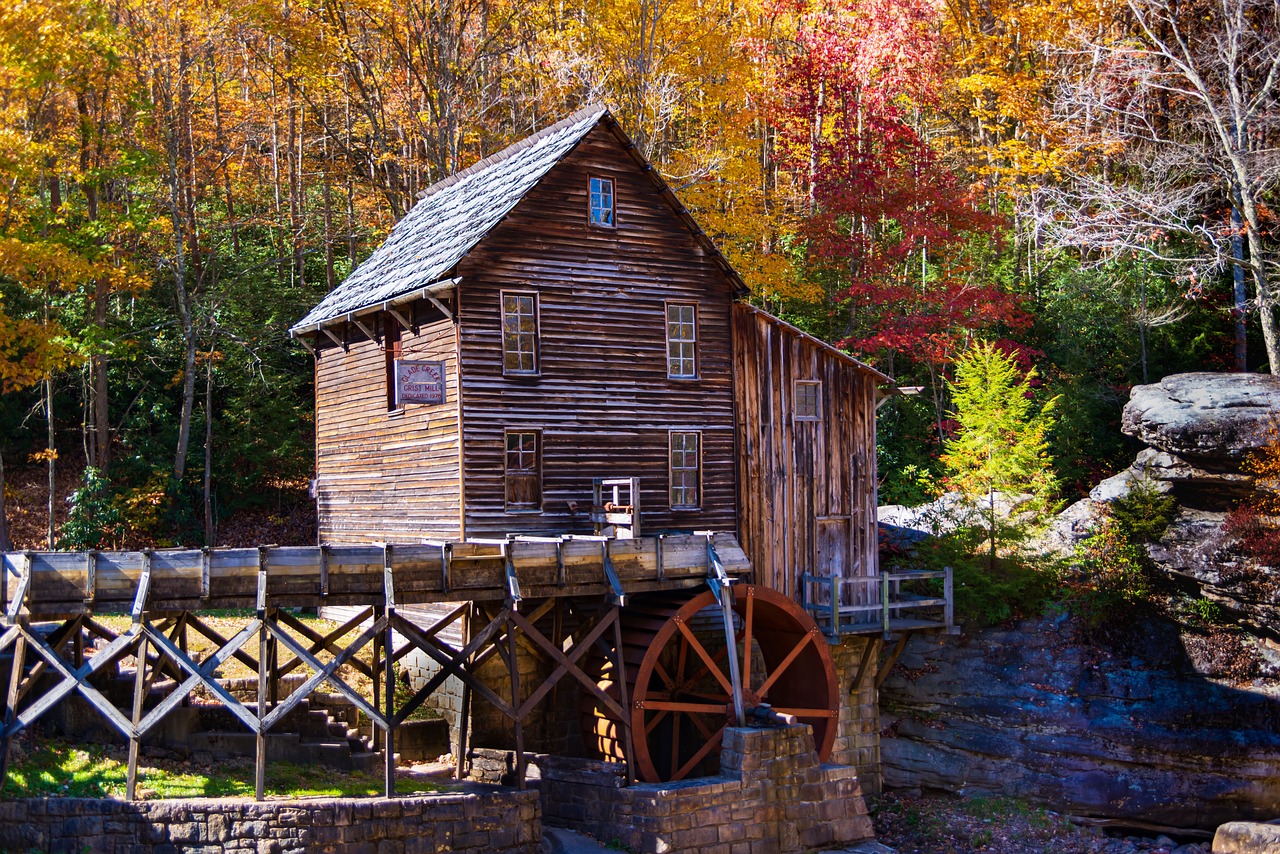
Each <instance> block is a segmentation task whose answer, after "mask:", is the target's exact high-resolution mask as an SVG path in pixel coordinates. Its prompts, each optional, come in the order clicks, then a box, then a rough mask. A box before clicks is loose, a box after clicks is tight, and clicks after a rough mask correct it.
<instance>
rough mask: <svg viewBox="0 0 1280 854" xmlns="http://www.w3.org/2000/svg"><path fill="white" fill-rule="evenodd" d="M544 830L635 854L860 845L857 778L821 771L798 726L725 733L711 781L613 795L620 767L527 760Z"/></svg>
mask: <svg viewBox="0 0 1280 854" xmlns="http://www.w3.org/2000/svg"><path fill="white" fill-rule="evenodd" d="M534 766H535V767H536V771H537V774H538V775H539V776H540V778H541V780H540V783H539V787H540V789H541V792H542V809H543V814H544V816H545V817H546V820H547V821H548V822H549V823H552V824H562V825H567V826H569V827H573V828H577V829H580V830H583V831H585V832H587V833H590V834H591V835H593V836H595V837H596V838H598V839H604V840H608V841H614V840H616V843H617V844H618V845H621V846H623V847H624V848H625V849H628V850H632V851H637V852H641V854H658V852H675V851H680V852H687V854H787V852H798V851H805V850H809V849H813V848H820V847H823V846H827V847H834V846H839V845H844V844H847V843H852V842H855V841H858V840H863V839H868V838H870V837H871V836H872V828H871V820H870V819H869V818H868V817H867V808H866V805H865V803H864V802H863V799H862V790H861V788H860V787H859V785H858V776H857V772H856V771H855V770H854V769H853V768H851V767H849V766H841V765H823V764H820V763H819V762H818V759H817V753H816V752H815V750H814V745H813V730H812V728H810V727H809V726H808V725H807V724H801V725H797V726H790V727H780V728H777V729H746V728H729V729H726V730H725V734H724V749H723V750H722V752H721V754H720V768H721V773H720V775H719V776H716V777H703V778H700V779H697V780H689V781H683V782H679V783H654V784H648V783H645V784H637V785H635V786H630V787H625V786H624V785H623V779H622V776H621V775H622V771H621V768H620V766H617V765H613V764H610V763H601V762H583V761H576V762H570V761H566V760H563V759H560V758H557V757H538V758H536V759H535V760H534Z"/></svg>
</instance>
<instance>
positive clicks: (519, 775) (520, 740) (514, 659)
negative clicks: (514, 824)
mask: <svg viewBox="0 0 1280 854" xmlns="http://www.w3.org/2000/svg"><path fill="white" fill-rule="evenodd" d="M517 594H518V589H517ZM514 604H515V603H514V602H513V603H512V605H513V607H511V608H508V609H507V620H508V621H511V620H513V619H514V618H516V617H519V616H520V615H519V612H518V611H516V609H515V607H514ZM513 629H514V627H513V626H512V625H511V624H510V622H508V626H507V673H508V674H510V677H511V708H513V709H517V710H518V709H519V708H520V659H519V656H518V655H517V653H516V633H515V631H514V630H513ZM511 724H512V727H513V728H514V729H515V736H516V767H515V777H516V788H517V789H521V790H523V789H524V787H525V782H524V773H525V756H524V716H523V715H521V714H520V713H519V711H517V712H516V713H515V715H514V716H512V719H511Z"/></svg>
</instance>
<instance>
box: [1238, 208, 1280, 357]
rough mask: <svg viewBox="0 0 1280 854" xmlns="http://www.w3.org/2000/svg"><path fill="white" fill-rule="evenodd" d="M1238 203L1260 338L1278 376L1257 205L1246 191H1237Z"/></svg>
mask: <svg viewBox="0 0 1280 854" xmlns="http://www.w3.org/2000/svg"><path fill="white" fill-rule="evenodd" d="M1241 200H1242V202H1243V204H1242V205H1241V207H1242V208H1244V210H1242V211H1241V213H1242V214H1244V219H1245V222H1246V223H1247V224H1248V232H1247V233H1248V237H1249V268H1250V269H1251V270H1252V271H1253V282H1254V290H1255V292H1256V294H1257V299H1258V320H1259V322H1261V324H1262V341H1263V344H1265V345H1266V349H1267V365H1268V367H1269V368H1270V369H1271V373H1272V374H1275V375H1280V321H1278V320H1277V318H1276V300H1275V296H1274V295H1273V294H1272V293H1271V282H1270V280H1269V278H1268V276H1267V267H1266V257H1267V255H1266V252H1267V250H1266V248H1265V247H1264V246H1263V245H1262V222H1261V216H1260V215H1259V213H1258V207H1257V205H1256V204H1254V201H1253V199H1252V198H1251V197H1250V196H1249V194H1248V193H1242V194H1241Z"/></svg>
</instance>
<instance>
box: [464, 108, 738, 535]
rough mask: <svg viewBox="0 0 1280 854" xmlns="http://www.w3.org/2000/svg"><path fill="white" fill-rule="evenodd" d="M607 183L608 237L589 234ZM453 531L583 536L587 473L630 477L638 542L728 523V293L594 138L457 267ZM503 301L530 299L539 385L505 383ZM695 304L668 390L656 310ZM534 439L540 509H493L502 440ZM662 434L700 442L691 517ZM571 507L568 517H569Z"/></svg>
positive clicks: (658, 204) (614, 145)
mask: <svg viewBox="0 0 1280 854" xmlns="http://www.w3.org/2000/svg"><path fill="white" fill-rule="evenodd" d="M592 175H595V176H597V177H605V178H612V179H613V180H614V182H615V183H614V195H615V199H616V212H617V227H616V228H613V229H609V228H600V227H593V226H590V225H588V224H587V185H588V179H589V177H590V176H592ZM458 274H459V275H460V276H461V278H462V282H461V284H460V286H459V294H460V295H459V301H460V304H461V336H462V337H461V352H462V375H463V394H462V405H463V414H462V420H463V425H464V427H463V429H464V447H465V459H464V463H463V467H464V472H465V480H466V496H465V497H466V534H467V535H468V536H475V535H483V534H495V533H505V532H507V531H582V530H590V528H591V523H590V521H589V519H588V518H587V515H586V510H587V509H589V505H590V502H591V479H592V477H601V476H611V477H623V476H638V477H639V478H640V482H641V509H642V513H643V525H644V530H646V531H650V532H651V531H655V530H661V529H694V528H696V529H702V528H716V529H720V530H732V529H733V527H734V525H735V520H736V513H735V509H736V494H735V484H734V481H735V472H734V436H733V392H732V375H731V370H732V365H731V352H732V345H731V341H730V331H729V325H730V319H729V312H730V306H731V304H732V300H733V286H732V284H731V283H730V281H729V280H728V278H727V277H726V276H725V274H724V273H723V272H722V271H721V270H720V269H719V268H718V267H717V266H716V265H715V263H714V262H713V260H712V258H711V257H709V256H708V254H707V253H706V252H705V251H704V249H703V248H702V247H701V246H700V245H699V244H698V243H697V241H695V240H694V239H693V236H692V235H691V234H690V233H689V231H688V229H687V227H686V226H685V225H683V224H682V223H681V222H680V220H679V219H678V218H677V217H676V216H675V215H674V213H673V210H672V208H671V206H670V205H669V204H668V203H667V201H666V200H665V199H664V198H663V197H662V196H661V195H660V193H659V191H658V190H657V188H656V187H655V186H654V184H653V182H652V181H651V180H650V179H649V178H648V177H647V176H646V175H645V173H644V172H643V171H642V169H641V167H640V166H639V165H638V164H637V163H636V161H635V159H633V158H632V157H631V156H630V155H629V154H628V153H627V151H626V149H625V148H624V147H623V146H622V145H620V144H619V141H618V139H617V138H616V137H615V136H614V135H613V134H612V132H611V131H610V130H609V129H608V128H607V127H605V126H603V125H601V126H597V127H596V128H595V129H594V130H593V131H591V133H590V134H588V136H587V137H586V138H585V139H584V140H583V141H582V142H581V143H580V144H579V145H578V147H577V148H576V149H575V150H574V151H573V152H572V153H571V154H569V155H568V156H567V157H566V158H565V159H564V160H563V161H562V162H561V163H560V164H559V165H557V166H556V167H555V168H554V169H552V170H551V172H549V173H548V175H547V176H546V177H545V178H544V179H543V180H542V182H541V183H540V184H539V185H538V186H537V187H536V188H535V189H533V190H532V191H531V192H530V193H529V194H528V195H526V196H525V198H524V199H523V200H522V201H521V202H520V204H519V205H518V206H517V207H516V208H515V209H514V210H513V211H512V212H511V214H510V215H509V216H508V217H507V218H506V220H505V221H504V222H503V223H502V224H501V225H499V226H498V227H497V228H495V229H494V230H493V231H492V232H490V234H489V235H488V236H487V237H486V238H485V239H484V240H483V241H482V242H481V243H480V245H479V246H478V247H477V248H476V249H475V250H473V251H472V253H471V254H470V255H469V256H468V257H467V258H466V259H465V260H464V261H463V262H462V264H460V265H459V270H458ZM503 289H509V290H523V291H536V292H537V293H538V294H539V301H540V305H539V316H540V321H541V331H540V341H539V349H540V368H541V370H540V374H539V375H538V376H536V377H504V376H503V373H502V339H501V331H500V322H501V305H500V294H501V291H502V290H503ZM666 300H676V301H682V302H693V303H696V304H697V306H698V313H699V314H698V335H699V353H698V358H699V373H700V376H699V378H698V379H696V380H672V379H668V378H667V360H666V333H665V329H666V323H665V308H664V301H666ZM506 429H511V430H540V431H542V442H543V448H542V493H543V505H542V508H543V509H542V510H541V512H528V513H507V512H506V511H505V506H504V491H503V489H504V486H503V475H504V455H503V454H504V446H503V431H504V430H506ZM669 430H688V431H694V430H697V431H702V436H703V452H702V501H701V505H702V508H701V509H700V510H697V511H672V510H671V509H670V502H669V500H668V492H667V490H668V457H667V436H668V431H669ZM569 501H577V502H578V503H579V505H580V509H579V512H578V514H577V515H573V514H571V513H570V512H569V507H568V503H567V502H569Z"/></svg>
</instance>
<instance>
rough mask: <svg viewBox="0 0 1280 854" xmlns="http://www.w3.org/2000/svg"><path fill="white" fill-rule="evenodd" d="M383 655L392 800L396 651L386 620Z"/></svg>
mask: <svg viewBox="0 0 1280 854" xmlns="http://www.w3.org/2000/svg"><path fill="white" fill-rule="evenodd" d="M387 611H388V613H390V612H392V611H393V609H392V608H388V609H387ZM382 649H383V655H384V656H385V657H386V664H385V665H384V667H383V671H382V672H383V677H384V679H385V680H386V693H387V696H386V706H385V709H386V712H385V714H386V718H387V734H386V735H387V737H386V751H385V757H384V758H385V760H386V762H385V770H386V779H385V782H386V796H387V797H388V798H394V797H395V796H396V722H395V697H396V670H395V666H394V662H393V661H392V658H393V656H394V655H395V651H396V644H395V639H394V636H393V633H392V628H391V621H390V620H387V633H386V640H385V641H384V642H383V646H382Z"/></svg>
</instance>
